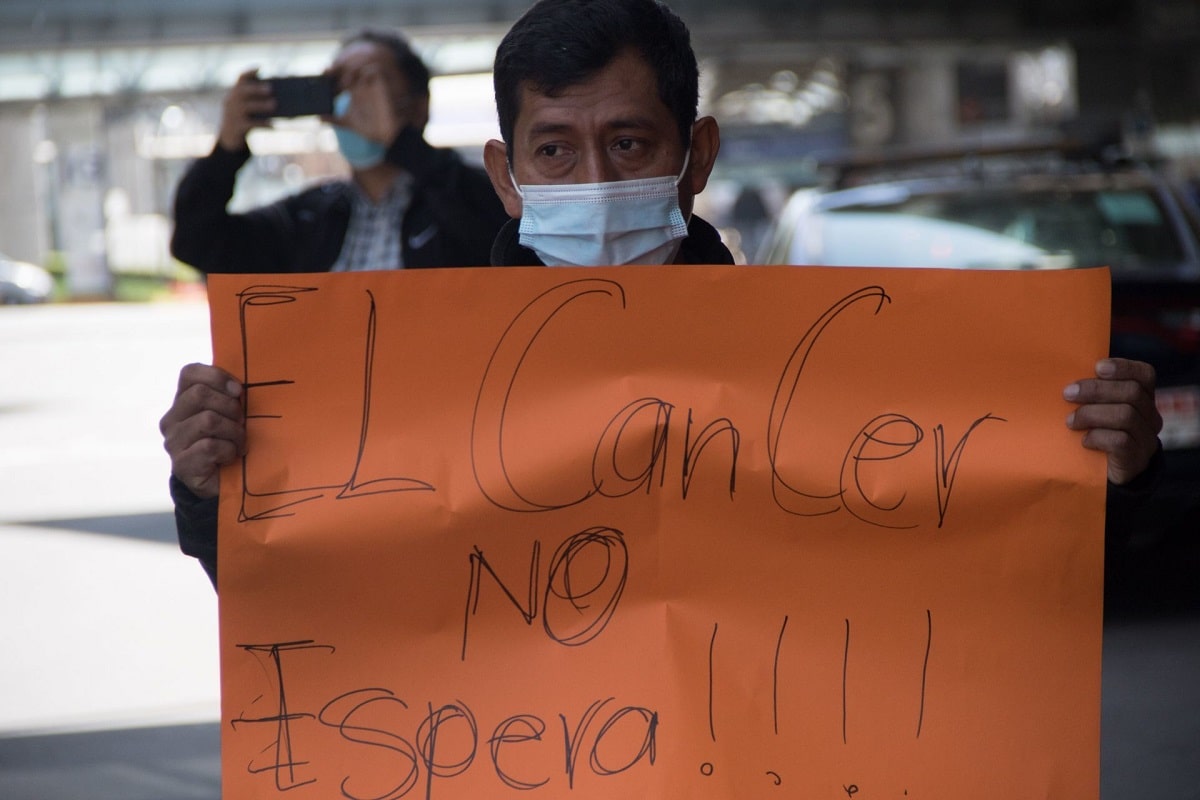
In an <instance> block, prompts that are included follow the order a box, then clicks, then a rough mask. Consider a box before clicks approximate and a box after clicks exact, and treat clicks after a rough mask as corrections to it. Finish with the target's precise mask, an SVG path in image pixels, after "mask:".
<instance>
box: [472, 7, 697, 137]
mask: <svg viewBox="0 0 1200 800" xmlns="http://www.w3.org/2000/svg"><path fill="white" fill-rule="evenodd" d="M627 49H633V50H634V51H635V52H636V53H638V54H639V55H640V56H641V57H642V58H643V59H645V61H646V63H647V64H649V65H650V68H651V69H652V70H653V72H654V74H655V75H656V76H657V78H658V96H659V97H660V98H661V99H662V101H663V103H664V104H665V105H666V107H667V108H668V109H670V111H671V114H672V115H673V116H674V117H675V121H676V123H677V124H678V126H679V137H680V141H682V142H683V143H684V145H685V146H686V144H687V143H688V141H690V139H691V130H692V125H693V124H694V123H695V121H696V113H697V105H698V103H699V95H700V89H699V68H698V67H697V65H696V54H695V53H694V52H693V51H692V44H691V37H690V35H689V33H688V29H687V26H686V25H685V24H684V23H683V20H681V19H680V18H679V17H678V16H676V15H675V13H674V12H673V11H671V9H669V8H667V6H666V5H664V4H663V3H661V2H658V0H540V2H538V3H536V4H535V5H533V6H532V7H531V8H530V9H529V10H528V11H526V12H525V13H524V14H523V15H522V16H521V18H520V19H518V20H517V21H516V23H514V24H513V26H512V28H511V29H510V30H509V32H508V33H507V34H506V35H505V37H504V39H503V41H501V42H500V46H499V48H497V50H496V63H495V68H494V72H493V75H492V79H493V82H494V84H495V89H496V111H497V113H498V115H499V118H500V135H501V136H502V137H503V138H504V141H505V142H507V143H508V144H509V145H510V146H511V144H512V137H513V128H514V126H515V125H516V119H517V112H518V111H519V106H520V96H521V94H520V93H521V85H522V84H524V83H528V84H529V85H530V86H531V87H532V88H533V89H535V90H536V91H537V92H539V93H541V94H544V95H547V96H549V97H553V96H556V95H558V94H559V93H561V92H563V91H564V90H566V89H568V88H570V87H572V86H576V85H578V84H580V83H583V82H584V81H587V80H588V79H590V78H591V77H593V76H594V75H596V73H598V72H600V70H602V69H603V68H604V67H606V66H608V64H609V63H611V62H612V60H613V59H614V58H616V57H617V56H618V55H619V54H620V53H621V52H623V51H625V50H627ZM509 158H510V159H511V158H512V151H511V147H510V150H509Z"/></svg>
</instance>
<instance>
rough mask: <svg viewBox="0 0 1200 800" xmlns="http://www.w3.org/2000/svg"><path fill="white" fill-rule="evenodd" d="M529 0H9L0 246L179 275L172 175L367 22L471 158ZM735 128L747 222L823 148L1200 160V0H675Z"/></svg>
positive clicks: (715, 98)
mask: <svg viewBox="0 0 1200 800" xmlns="http://www.w3.org/2000/svg"><path fill="white" fill-rule="evenodd" d="M527 5H528V2H526V0H454V2H446V0H204V2H194V0H193V1H191V2H188V1H186V0H120V2H114V1H113V0H52V1H50V0H4V1H3V2H2V3H0V152H2V153H3V154H4V155H3V159H2V161H0V164H2V165H3V166H2V172H3V177H4V180H3V183H2V189H0V253H3V254H7V255H8V256H10V257H12V258H16V259H21V260H25V261H31V262H34V263H38V264H44V265H47V266H49V267H51V268H52V270H54V271H56V272H57V273H58V274H59V276H60V279H61V283H62V287H63V291H64V292H65V293H66V295H67V296H68V297H72V298H90V297H105V296H110V295H111V294H112V292H113V287H114V281H115V278H116V277H117V276H121V275H143V276H157V277H159V278H162V279H164V280H172V279H175V278H176V277H178V276H179V275H180V274H181V270H183V268H182V267H181V266H180V265H178V264H176V263H174V262H173V261H172V260H171V258H170V256H169V253H168V252H167V242H168V238H169V234H170V224H171V223H170V213H171V212H170V209H171V202H172V197H173V193H174V187H175V184H176V182H177V180H178V178H179V176H180V175H181V174H182V171H183V170H184V168H185V167H186V165H187V163H188V161H189V159H191V158H194V157H196V156H198V155H202V154H204V153H206V152H208V150H209V149H210V148H211V147H212V144H213V141H214V135H215V131H216V127H217V124H218V122H219V119H220V104H221V100H222V98H223V96H224V93H225V91H226V89H227V88H228V86H230V85H231V84H232V83H233V81H234V80H235V78H236V76H237V75H238V74H239V73H240V72H241V71H243V70H244V69H247V68H248V67H251V66H258V67H259V68H260V70H261V73H262V74H264V75H285V74H310V73H315V72H320V71H321V70H322V69H324V68H325V66H326V65H327V64H328V62H329V60H330V58H331V56H332V54H333V52H334V50H335V49H336V46H337V42H338V40H339V39H340V38H341V37H342V36H343V35H345V34H347V33H350V32H352V31H354V30H356V29H357V28H359V27H362V26H364V25H386V26H396V27H399V28H402V29H403V30H405V31H406V32H407V33H408V35H409V36H410V38H412V40H413V41H414V44H415V45H416V47H417V49H418V50H419V52H420V53H421V54H422V55H423V56H424V57H425V58H426V59H427V60H428V62H429V63H430V65H431V67H432V68H433V71H434V73H435V75H436V76H437V77H436V78H435V80H434V82H433V85H432V87H431V89H432V98H433V108H432V120H431V124H430V127H429V129H428V138H429V139H430V141H431V142H432V143H434V144H438V145H446V146H454V147H458V148H461V149H462V150H463V151H464V152H465V153H467V154H468V156H469V157H478V153H479V151H480V148H481V146H482V144H483V142H484V141H486V140H487V139H488V138H492V137H495V136H497V128H496V124H495V110H494V106H493V102H492V89H491V78H490V69H491V61H492V56H493V54H494V50H495V46H496V43H497V42H498V41H499V38H500V37H501V36H502V35H503V33H504V32H505V31H506V30H507V28H508V26H509V25H510V24H511V23H512V21H513V20H515V19H516V18H517V16H519V15H520V13H521V12H522V11H523V10H524V9H525V8H526V7H527ZM671 5H672V7H673V8H675V9H676V11H678V12H679V13H680V14H681V16H683V17H684V19H685V20H687V21H688V23H689V24H690V26H691V28H692V34H693V41H694V44H695V47H696V50H697V52H698V54H699V55H700V57H701V61H702V98H701V103H702V112H703V113H711V114H713V115H714V116H716V117H717V119H718V120H719V121H720V123H721V126H722V132H723V149H722V155H721V158H720V159H719V162H718V164H719V167H718V172H717V173H716V174H715V175H714V180H713V182H712V183H711V184H710V189H709V191H708V192H706V193H705V196H704V201H705V203H706V207H705V208H704V209H702V212H703V213H705V214H706V215H707V216H710V217H713V218H714V219H715V220H717V221H718V222H719V223H722V222H723V223H725V224H727V225H728V226H730V227H731V228H732V229H735V230H737V231H739V232H740V234H739V235H741V236H743V237H745V238H746V239H747V241H746V242H742V243H741V249H742V250H744V251H745V252H753V248H754V245H755V242H753V241H752V240H753V238H754V237H755V236H756V235H757V229H756V224H757V223H759V222H762V221H764V220H765V219H766V218H767V217H768V216H770V215H771V214H772V213H773V212H775V211H777V210H778V207H779V204H780V203H782V201H783V199H784V198H785V197H786V196H787V194H788V193H789V191H790V190H791V189H794V188H796V187H798V186H803V185H805V184H807V183H811V182H813V181H815V180H816V175H815V172H814V164H815V159H816V158H817V157H818V156H820V155H822V154H828V153H833V152H841V151H845V150H847V149H851V148H852V149H855V150H857V151H860V152H861V151H863V150H867V151H870V150H872V149H878V148H885V147H888V148H894V147H897V146H899V147H925V148H932V147H944V148H972V147H980V146H988V145H1004V144H1011V143H1019V142H1028V141H1034V140H1038V139H1040V138H1044V137H1048V136H1057V135H1061V134H1062V133H1063V132H1067V133H1069V134H1070V135H1072V136H1075V137H1079V138H1080V139H1082V140H1086V141H1101V140H1103V141H1108V142H1111V143H1118V142H1119V143H1121V144H1120V146H1122V147H1125V148H1127V149H1135V150H1140V151H1142V152H1154V153H1156V154H1157V155H1159V156H1160V157H1162V158H1163V159H1164V160H1165V163H1167V164H1168V165H1169V168H1170V169H1172V170H1175V171H1178V172H1180V173H1181V174H1183V175H1184V176H1185V177H1195V176H1197V175H1200V3H1197V2H1196V0H1013V1H1012V2H1008V3H995V2H990V0H910V1H908V2H895V1H894V0H742V1H741V2H737V3H729V2H722V0H673V2H671ZM251 145H252V149H253V150H254V152H255V153H256V154H257V155H258V156H259V158H257V159H255V160H254V161H253V162H251V165H250V166H248V167H247V168H246V169H244V170H243V172H242V175H241V177H240V182H239V186H238V191H237V194H236V195H235V198H234V205H235V206H249V205H256V204H259V203H261V202H264V201H266V200H269V199H272V198H274V197H275V196H277V195H279V194H281V193H284V192H290V191H292V190H294V189H295V188H297V187H298V186H300V185H302V184H304V183H306V182H309V181H313V180H317V179H320V178H322V177H324V176H328V175H330V174H335V173H337V172H339V171H341V170H342V169H344V165H343V164H342V162H341V160H340V157H339V156H338V155H337V151H336V145H335V143H334V141H333V138H332V135H331V133H330V132H329V131H328V130H327V129H324V128H323V127H322V126H321V125H320V124H319V123H317V121H316V120H313V119H308V120H295V121H292V122H288V123H282V122H281V123H278V124H277V125H276V128H275V130H273V131H262V132H257V133H256V134H255V135H254V137H253V138H252V139H251Z"/></svg>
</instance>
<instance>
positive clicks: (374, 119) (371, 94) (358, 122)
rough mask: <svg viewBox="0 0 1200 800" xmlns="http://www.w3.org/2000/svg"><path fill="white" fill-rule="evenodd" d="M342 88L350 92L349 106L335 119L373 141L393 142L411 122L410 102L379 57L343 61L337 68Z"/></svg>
mask: <svg viewBox="0 0 1200 800" xmlns="http://www.w3.org/2000/svg"><path fill="white" fill-rule="evenodd" d="M336 74H337V76H338V86H339V87H340V90H341V91H348V92H349V93H350V107H349V109H348V110H347V111H346V113H345V114H343V115H342V116H340V117H337V118H336V119H335V122H336V123H337V124H339V125H341V126H343V127H346V128H350V129H351V130H354V131H357V132H358V133H360V134H362V135H363V136H365V137H366V138H368V139H370V140H371V141H375V142H381V143H383V144H390V143H391V142H392V141H393V140H394V139H395V138H396V136H397V134H399V132H400V131H401V130H402V129H403V128H404V127H405V126H406V125H408V124H409V122H410V120H409V104H408V100H407V98H404V97H402V96H400V93H399V91H398V87H396V86H393V85H392V84H391V81H390V80H389V76H390V72H389V71H388V70H386V69H384V68H383V66H382V65H381V64H379V63H378V62H377V61H372V60H367V61H362V62H350V63H346V64H342V65H340V67H339V68H338V70H337V72H336Z"/></svg>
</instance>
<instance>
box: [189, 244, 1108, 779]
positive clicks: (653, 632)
mask: <svg viewBox="0 0 1200 800" xmlns="http://www.w3.org/2000/svg"><path fill="white" fill-rule="evenodd" d="M1107 286H1108V278H1107V273H1106V272H1103V271H1075V272H1063V273H1037V274H1007V273H965V272H949V271H932V270H898V271H893V270H888V271H884V270H855V269H835V270H824V269H808V268H803V269H797V268H766V267H764V268H757V267H755V268H748V267H740V268H724V267H688V268H683V267H680V268H657V269H639V268H624V269H595V270H586V271H584V270H558V269H506V270H494V269H478V270H436V271H418V272H394V273H393V272H388V273H367V274H356V275H303V276H289V278H288V279H287V280H281V278H280V276H273V277H267V276H229V277H222V276H213V277H212V278H210V284H209V291H210V302H211V306H212V311H213V330H214V352H215V354H216V359H217V363H218V364H219V365H221V366H224V367H225V368H226V369H228V370H229V371H230V372H231V373H232V374H234V375H236V376H238V377H239V379H241V380H243V381H244V383H245V385H246V393H245V404H246V412H247V425H248V433H249V454H248V455H247V456H246V458H245V459H243V460H242V461H241V462H239V463H238V464H237V465H235V466H233V467H230V468H229V469H227V470H226V472H225V473H224V474H223V475H222V503H221V534H220V535H221V543H220V558H221V564H220V592H221V640H222V645H221V646H222V674H223V700H222V704H223V717H224V720H225V723H226V726H225V733H224V739H223V756H222V761H223V775H224V781H225V794H226V796H229V797H238V798H256V797H275V796H277V795H279V794H280V793H282V792H287V794H288V796H290V797H297V798H304V797H314V798H315V797H322V798H324V797H348V798H401V797H413V798H416V797H421V798H434V797H438V798H468V797H490V798H499V797H526V796H528V797H535V798H536V797H554V798H557V797H572V798H574V797H578V798H609V797H638V798H732V797H751V796H752V797H760V796H761V797H768V796H779V797H804V798H831V799H833V798H845V797H853V796H856V795H860V796H861V797H871V798H903V797H911V798H946V797H954V796H960V797H961V796H969V797H985V798H987V797H996V798H1011V797H1026V796H1054V797H1081V798H1082V797H1095V796H1096V795H1097V792H1098V748H1097V742H1098V728H1099V689H1100V685H1099V657H1100V596H1101V558H1102V555H1101V554H1102V544H1103V543H1102V535H1103V534H1102V531H1103V496H1104V484H1103V475H1104V470H1103V462H1102V458H1101V457H1099V456H1098V455H1096V454H1095V453H1089V452H1087V451H1085V450H1084V449H1083V448H1082V447H1081V446H1080V444H1079V441H1078V438H1077V437H1076V435H1074V434H1072V433H1070V432H1069V431H1068V430H1067V429H1066V427H1065V425H1064V424H1063V420H1064V418H1065V416H1066V414H1067V413H1068V412H1069V407H1068V406H1067V404H1066V403H1065V402H1064V401H1063V400H1062V399H1061V392H1062V388H1063V387H1064V386H1065V385H1066V384H1067V383H1069V382H1070V381H1072V380H1074V379H1077V378H1079V377H1083V376H1085V375H1087V374H1088V373H1089V372H1090V370H1091V368H1092V364H1093V363H1094V361H1095V360H1096V359H1097V358H1099V357H1101V356H1102V355H1103V354H1104V351H1105V347H1106V341H1107V307H1108V293H1107Z"/></svg>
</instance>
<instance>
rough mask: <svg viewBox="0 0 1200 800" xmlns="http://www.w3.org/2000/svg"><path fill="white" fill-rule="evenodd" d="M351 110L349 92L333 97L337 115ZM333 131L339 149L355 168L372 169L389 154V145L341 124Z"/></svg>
mask: <svg viewBox="0 0 1200 800" xmlns="http://www.w3.org/2000/svg"><path fill="white" fill-rule="evenodd" d="M349 110H350V93H349V92H342V93H341V94H339V95H338V96H337V97H335V98H334V99H333V113H334V115H335V116H339V117H341V116H345V114H346V112H347V111H349ZM333 133H334V135H335V136H337V143H338V150H339V151H340V152H341V154H342V157H343V158H345V159H346V161H347V162H349V164H350V166H351V167H353V168H354V169H370V168H371V167H374V166H378V165H379V164H382V163H383V158H384V156H385V155H387V145H384V144H380V143H379V142H373V141H371V140H370V139H368V138H367V137H365V136H363V135H362V134H360V133H358V132H356V131H352V130H350V129H349V128H343V127H342V126H340V125H334V126H333Z"/></svg>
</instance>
